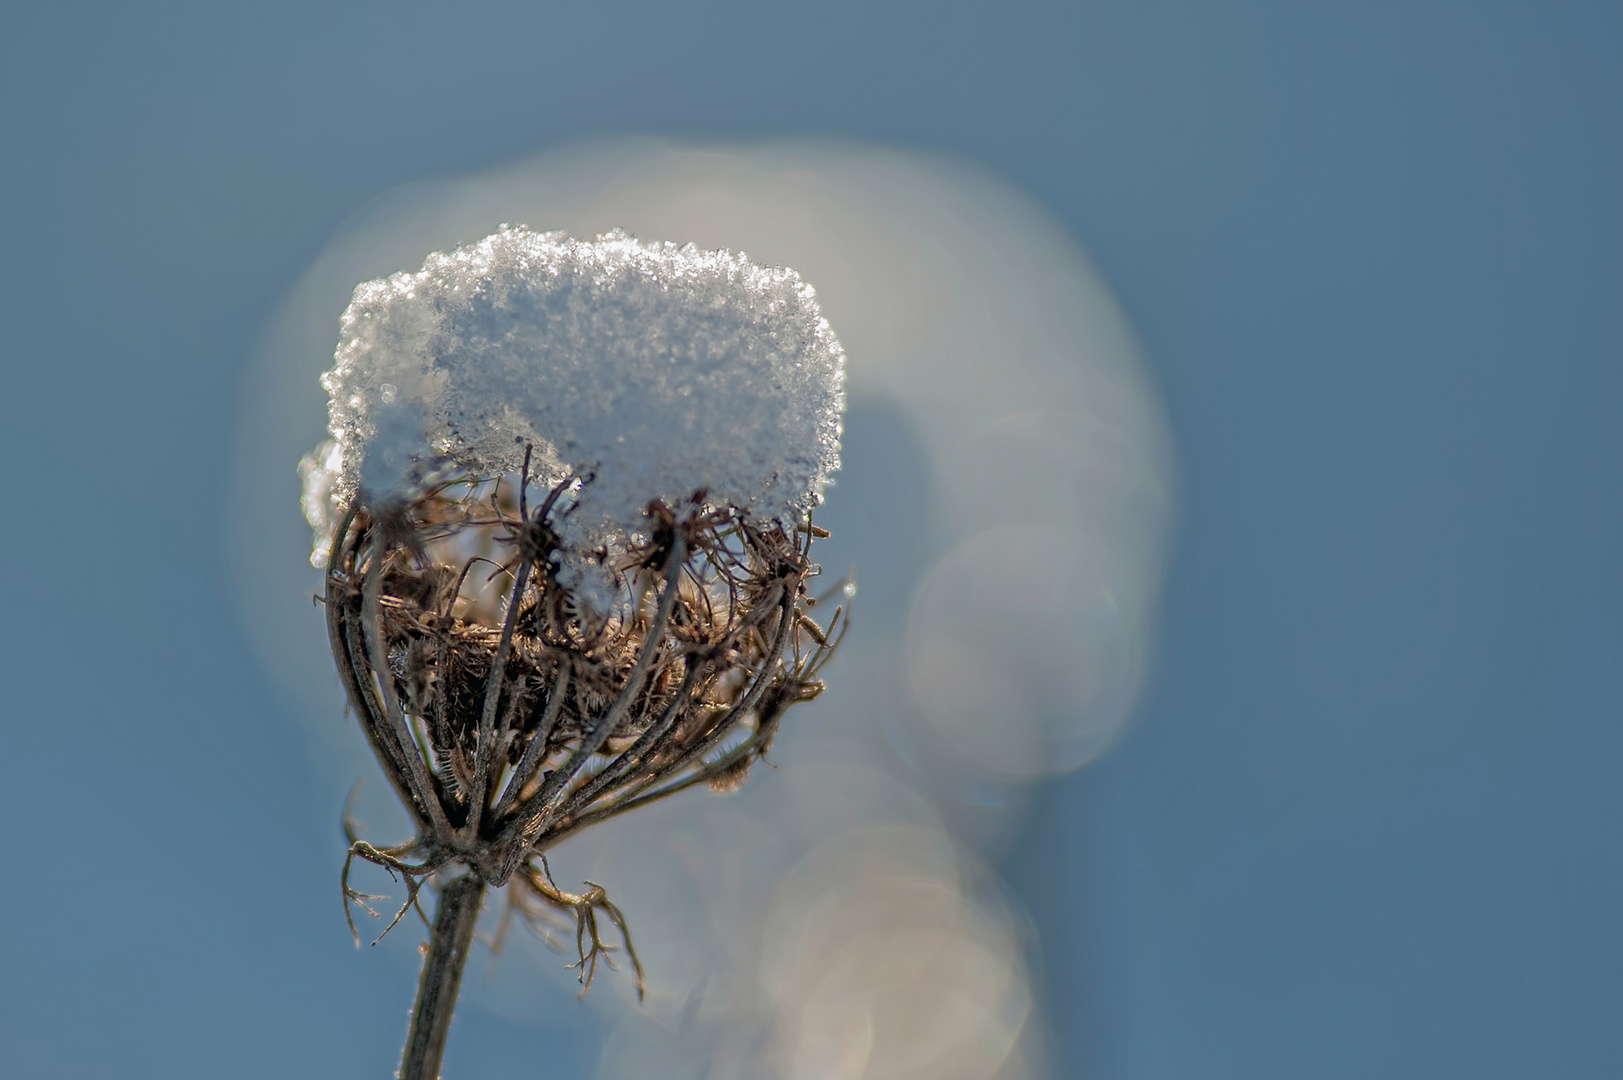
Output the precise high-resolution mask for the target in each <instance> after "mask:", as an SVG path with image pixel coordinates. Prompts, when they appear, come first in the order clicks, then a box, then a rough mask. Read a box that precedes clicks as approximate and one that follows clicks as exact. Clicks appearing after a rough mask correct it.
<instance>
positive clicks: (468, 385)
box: [300, 227, 844, 565]
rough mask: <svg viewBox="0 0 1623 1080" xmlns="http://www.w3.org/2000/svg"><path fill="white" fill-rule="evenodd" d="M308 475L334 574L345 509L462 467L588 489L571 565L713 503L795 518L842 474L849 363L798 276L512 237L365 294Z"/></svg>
mask: <svg viewBox="0 0 1623 1080" xmlns="http://www.w3.org/2000/svg"><path fill="white" fill-rule="evenodd" d="M322 385H323V386H325V387H326V389H327V392H328V394H329V395H330V398H329V413H330V429H331V431H332V435H333V439H332V441H331V442H329V443H324V444H323V445H322V446H320V447H317V448H316V450H315V451H313V452H312V453H311V454H310V456H308V457H307V458H306V459H305V461H304V463H303V464H302V465H301V467H300V471H301V473H302V474H303V476H304V491H305V498H304V508H305V515H306V517H307V518H308V519H309V521H310V524H311V526H312V527H313V528H314V529H315V532H316V550H315V553H314V555H313V556H312V562H315V563H316V564H317V565H321V564H322V562H323V561H324V560H325V556H326V545H327V543H328V542H329V541H330V540H331V535H332V529H333V526H334V524H335V522H336V517H337V515H338V514H339V513H341V512H342V509H343V508H344V507H346V506H347V505H348V504H349V503H350V501H351V500H352V499H353V498H354V497H355V496H356V494H357V493H359V494H360V497H361V501H362V502H363V503H365V504H367V505H371V506H375V507H376V506H382V505H386V504H389V503H397V502H400V501H403V500H406V499H409V498H411V497H412V495H413V494H414V493H415V490H416V488H417V486H418V485H420V484H421V483H423V482H424V480H425V478H429V477H432V476H434V475H443V474H444V472H445V470H446V467H447V466H454V467H455V468H458V469H462V470H467V471H470V472H472V473H474V474H477V475H483V476H494V475H500V474H504V473H511V472H514V471H515V470H517V469H518V468H519V466H520V464H521V462H522V461H523V457H524V448H525V445H526V444H529V445H530V446H531V447H533V452H532V463H531V474H532V480H534V481H536V482H538V483H540V484H544V485H547V486H551V485H552V484H555V483H557V482H559V481H561V480H563V479H565V478H567V477H570V476H575V477H579V478H581V479H582V480H583V481H584V483H583V484H582V486H581V487H580V489H579V492H578V496H577V502H576V504H575V505H574V507H573V509H572V510H571V511H570V512H569V513H568V514H567V515H565V517H564V518H563V520H562V521H559V522H557V523H555V524H556V528H557V531H558V533H559V537H560V540H561V541H562V544H563V552H562V556H563V559H564V561H565V563H566V564H569V563H578V562H580V561H581V560H582V559H583V556H584V553H586V552H589V551H591V550H592V549H594V548H598V547H601V546H603V545H605V544H608V545H611V546H612V545H614V543H615V538H616V537H623V536H628V535H635V534H638V533H641V532H645V531H646V528H647V518H646V516H645V512H646V510H647V508H648V505H649V503H650V502H652V501H653V500H656V499H657V500H661V501H663V502H664V503H666V504H667V505H668V506H671V507H673V508H679V507H682V506H685V505H688V504H689V503H690V501H691V500H692V499H693V497H694V495H695V493H697V492H701V491H702V492H705V493H706V494H705V495H704V496H703V501H704V502H705V503H707V504H710V505H731V506H734V507H737V508H739V509H741V510H745V511H747V512H749V513H750V514H752V515H755V516H757V517H760V518H764V519H775V520H778V521H782V522H785V523H791V522H793V521H795V520H798V519H799V518H801V517H803V516H804V514H805V513H806V512H807V511H808V510H810V509H811V508H812V507H813V506H814V505H816V503H817V502H818V501H819V500H820V498H821V493H822V490H823V488H824V486H825V485H826V484H827V483H828V482H829V478H830V475H831V474H832V473H833V472H834V470H835V469H837V468H838V467H839V449H840V444H839V437H840V413H841V411H842V408H843V405H844V390H843V388H844V352H843V350H842V349H841V348H840V343H839V341H838V340H837V339H836V338H835V336H834V332H833V330H832V329H830V327H829V324H828V321H827V320H826V319H824V318H823V316H822V313H821V311H820V310H819V309H818V306H817V300H816V295H815V293H814V291H813V289H812V287H811V286H810V285H808V284H806V283H805V282H803V281H801V279H800V276H799V275H798V274H796V273H795V272H794V271H793V270H788V269H782V268H773V267H764V266H758V265H756V264H755V263H752V262H750V261H749V260H748V259H747V258H745V257H744V256H743V255H740V254H736V253H733V252H730V251H700V250H698V249H696V248H695V247H693V246H692V245H688V246H685V247H677V246H676V245H674V244H654V243H642V242H640V241H638V240H637V239H635V238H634V237H631V236H628V235H626V234H624V233H620V232H614V233H609V234H607V235H604V236H601V237H599V238H598V239H597V240H596V241H580V240H572V239H569V238H567V237H565V236H563V235H562V234H559V233H535V232H531V231H530V230H528V229H525V228H512V227H504V228H502V229H501V230H500V231H498V232H496V233H495V234H493V235H491V236H488V237H486V238H485V239H484V240H481V241H479V242H478V243H477V244H473V245H471V246H468V247H462V248H458V249H457V250H455V251H451V252H441V253H435V254H433V255H430V256H429V257H428V259H427V260H426V261H425V262H424V264H423V268H422V270H421V271H419V272H417V273H415V274H409V273H399V274H395V275H393V276H392V277H389V278H385V279H383V280H381V281H368V282H365V283H363V284H362V285H360V286H358V287H357V288H356V290H355V295H354V298H353V300H352V301H351V303H350V305H349V308H348V309H347V310H346V311H345V312H344V316H343V323H342V330H341V333H340V336H339V341H338V349H337V352H336V354H335V364H334V367H333V369H332V370H331V371H329V372H327V373H326V374H325V375H324V376H323V377H322Z"/></svg>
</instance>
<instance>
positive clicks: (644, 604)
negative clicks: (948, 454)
mask: <svg viewBox="0 0 1623 1080" xmlns="http://www.w3.org/2000/svg"><path fill="white" fill-rule="evenodd" d="M842 365H843V353H842V351H841V349H840V346H839V343H838V341H837V340H836V339H835V337H834V334H833V332H832V331H831V330H830V328H829V325H828V323H827V321H826V320H824V319H823V318H822V316H821V314H820V313H819V311H818V307H817V303H816V300H815V297H814V294H813V292H812V289H811V287H810V286H808V285H806V284H805V283H803V282H802V281H801V280H800V279H799V277H798V276H797V275H796V274H795V273H794V272H793V271H790V270H783V269H770V268H766V267H761V266H757V265H755V264H753V263H751V262H749V261H748V260H747V259H745V258H744V257H743V256H741V255H736V254H733V253H731V252H718V251H698V250H696V249H694V248H693V247H691V246H690V247H685V248H678V247H675V246H674V245H670V244H660V245H654V244H643V243H640V242H638V241H637V240H635V239H633V238H631V237H629V236H626V235H624V234H621V233H611V234H609V235H607V236H604V237H601V238H599V239H598V240H597V241H595V242H582V241H577V240H570V239H567V238H565V237H563V236H561V235H558V234H536V233H532V232H530V231H528V230H525V229H517V228H504V229H502V230H501V231H499V232H497V233H496V234H494V235H493V236H490V237H488V238H486V239H485V240H483V241H481V242H480V243H478V244H475V245H473V246H471V247H466V248H461V249H458V250H457V251H454V252H450V253H447V254H436V255H432V256H430V257H429V259H428V261H427V262H426V263H425V264H424V267H423V269H422V270H421V271H420V272H418V273H416V274H405V273H402V274H396V275H395V276H393V277H391V278H388V279H385V280H382V281H373V282H368V283H366V284H363V285H361V286H360V287H359V288H357V289H356V291H355V297H354V300H353V302H352V303H351V304H350V307H349V309H348V310H347V311H346V312H345V313H344V318H343V328H342V334H341V337H340V340H339V345H338V351H337V355H336V363H335V366H334V368H333V370H332V371H330V372H328V373H327V375H326V376H325V378H324V384H325V385H326V387H327V390H328V392H329V394H330V398H331V400H330V410H331V429H332V434H333V439H332V440H331V441H329V442H327V443H324V444H323V445H322V446H320V447H318V448H317V449H316V450H315V451H313V452H312V453H311V454H310V455H309V456H307V457H306V459H305V461H304V462H303V463H302V465H301V473H302V474H303V477H304V488H305V494H304V508H305V514H306V516H307V518H308V519H309V521H310V523H311V525H312V527H313V528H314V529H315V531H316V541H317V554H316V556H315V558H314V560H313V561H316V562H317V563H318V564H319V565H324V566H325V567H326V594H325V604H326V613H327V626H328V634H329V638H330V643H331V646H332V651H333V658H334V661H335V662H336V664H337V667H338V672H339V675H340V678H341V680H342V681H343V683H344V686H345V690H346V692H347V694H348V697H349V703H350V707H351V709H352V710H353V711H354V712H355V714H356V716H357V717H358V719H359V720H360V723H361V727H362V729H363V731H364V732H365V733H366V736H367V738H368V740H369V741H370V743H371V745H372V749H373V751H374V753H375V755H376V756H377V759H378V762H379V764H380V765H381V766H382V768H383V771H384V773H385V775H386V776H387V777H388V779H389V781H390V783H391V785H392V786H393V788H394V790H395V792H396V794H397V795H398V796H399V797H400V799H401V802H402V803H403V804H404V805H405V807H406V809H407V811H408V812H409V813H410V814H411V816H412V818H413V822H414V825H415V828H416V836H415V837H413V838H412V839H411V840H409V841H407V842H406V843H403V844H400V845H397V846H394V847H378V846H374V845H372V844H370V843H368V842H366V841H364V840H361V839H359V838H352V847H351V859H354V858H361V859H363V860H366V861H368V862H372V863H374V864H377V865H380V866H383V867H385V868H387V869H388V870H389V871H390V872H391V873H394V874H399V875H401V876H402V877H404V878H405V880H406V881H407V883H408V893H407V905H406V906H405V907H402V908H401V909H400V914H404V913H405V911H406V910H409V908H410V907H411V906H413V905H414V904H415V901H416V897H417V893H418V891H419V889H420V887H421V885H422V884H423V883H424V882H426V881H428V880H430V879H431V878H433V877H434V875H436V874H441V873H442V872H450V871H451V870H452V869H453V868H455V869H456V870H457V871H458V872H460V873H461V874H462V876H460V877H457V878H456V879H455V880H454V881H449V882H447V883H445V884H444V885H443V887H442V891H441V900H440V905H439V911H438V914H437V916H436V919H435V924H434V928H433V937H432V940H431V944H430V949H429V952H428V955H427V959H426V960H425V964H424V970H423V976H422V982H421V985H420V987H419V991H418V1006H417V1009H416V1011H415V1012H414V1014H413V1021H412V1029H411V1034H410V1035H409V1037H408V1044H407V1051H406V1058H405V1062H404V1064H403V1066H402V1072H401V1075H402V1076H403V1077H405V1078H406V1080H412V1078H413V1077H418V1076H430V1075H434V1071H433V1070H435V1069H437V1062H438V1057H439V1054H440V1052H441V1051H442V1049H443V1042H444V1037H445V1033H446V1030H447V1029H448V1025H449V1021H450V1009H451V1005H452V1004H453V1003H454V1000H455V996H456V986H457V980H458V979H459V978H460V973H461V967H462V964H463V962H464V961H465V959H466V951H467V948H468V943H469V941H471V934H472V926H473V920H474V919H476V918H477V915H478V910H479V902H480V898H481V897H482V895H483V891H484V889H485V888H486V887H488V886H494V887H501V886H504V885H509V886H511V888H510V889H509V890H508V896H509V900H510V907H509V912H510V913H511V912H516V913H518V914H519V915H521V916H524V917H526V918H529V919H531V920H532V921H544V920H545V919H546V918H547V916H548V915H549V914H550V915H554V916H562V917H563V918H565V919H569V920H573V924H574V927H575V930H576V935H577V938H576V940H577V942H578V943H579V946H580V948H579V956H578V961H579V965H580V973H581V978H582V982H583V984H585V983H587V982H589V980H590V977H591V974H592V972H593V971H594V970H595V967H596V964H597V961H598V960H599V959H603V958H605V956H606V954H607V952H608V951H609V949H610V946H609V945H607V944H605V943H604V942H603V941H602V939H601V937H600V935H599V926H600V918H601V919H606V920H607V922H608V924H609V925H611V926H613V927H614V928H616V929H617V930H618V931H619V932H620V934H621V936H622V938H623V944H624V948H625V949H626V951H627V952H628V953H630V937H629V934H628V933H627V932H626V927H625V922H624V919H623V917H622V915H621V913H620V911H619V909H618V908H616V907H615V906H614V905H613V904H612V903H610V902H609V900H608V897H607V896H606V895H605V893H604V891H603V890H602V889H601V888H600V887H597V886H591V887H590V888H589V889H588V891H587V892H585V893H583V894H579V895H576V894H571V893H567V892H564V891H563V890H561V889H559V888H558V887H557V885H556V884H554V882H553V880H552V878H551V875H550V873H549V871H548V869H547V866H546V862H545V853H546V851H547V850H548V848H550V847H551V846H552V845H554V844H556V843H558V842H559V841H560V840H562V839H564V838H565V837H568V836H572V835H574V834H576V833H577V832H579V831H580V830H581V829H584V828H586V827H587V826H589V825H591V824H593V823H595V822H599V821H603V820H605V819H607V818H609V817H613V816H615V815H617V814H620V813H623V812H625V811H628V810H631V809H635V808H637V807H639V806H643V805H646V804H648V803H650V802H653V801H656V800H658V799H661V798H664V797H666V796H668V795H671V794H674V793H676V792H678V791H681V790H684V789H686V788H689V787H693V786H696V785H701V784H703V785H708V786H710V787H712V788H716V789H721V790H726V789H729V788H731V787H733V786H736V785H737V784H738V783H740V782H741V781H742V779H743V777H744V774H745V772H746V771H747V770H748V769H749V766H750V764H751V763H752V762H753V761H754V760H755V759H756V758H758V757H760V756H761V755H763V754H765V753H766V751H767V750H768V749H769V747H770V746H771V744H772V740H773V737H774V735H775V733H776V731H777V728H778V724H779V723H780V721H781V719H782V717H783V714H784V713H785V712H786V711H787V710H788V709H789V708H790V707H791V706H793V705H794V704H796V703H798V702H801V701H806V700H809V699H810V698H812V697H814V696H816V694H817V693H818V692H820V691H821V689H822V683H821V682H820V681H819V678H818V676H819V673H820V671H821V669H822V667H823V665H824V663H825V662H826V661H827V660H828V658H829V656H830V655H831V653H832V650H833V648H834V646H835V645H836V644H837V642H838V640H839V637H840V634H841V633H842V632H843V629H844V625H843V621H842V615H843V613H842V611H841V609H839V608H835V609H834V611H833V612H832V614H830V615H828V616H827V617H824V616H823V615H822V609H821V608H819V606H818V600H817V598H816V597H815V596H814V595H812V593H811V591H809V584H810V582H811V581H812V579H813V578H815V577H816V575H817V567H816V566H815V565H814V564H813V563H812V562H811V559H810V549H811V543H812V538H813V537H814V536H816V535H818V534H819V533H820V530H818V529H817V528H816V527H815V526H814V525H813V524H812V522H811V512H812V510H813V508H814V506H815V505H816V504H817V502H818V501H819V499H820V497H821V492H822V489H823V488H824V486H825V485H826V484H827V483H828V481H829V476H830V474H831V473H832V472H833V470H834V469H835V468H836V467H837V466H838V454H839V433H840V411H841V408H842V405H843V392H842V379H843V367H842ZM347 881H348V870H347V868H346V872H345V886H344V890H345V901H346V911H348V910H349V904H350V902H351V901H354V902H356V903H359V904H361V905H362V906H364V905H365V902H366V901H367V900H369V899H372V898H371V897H368V896H365V895H363V894H360V893H358V892H355V891H354V890H352V889H350V887H349V886H348V884H347ZM368 910H370V909H368ZM398 918H399V915H397V916H396V919H397V920H398ZM391 925H392V924H391ZM630 959H631V961H632V963H633V966H636V958H635V955H634V954H631V955H630ZM639 983H640V969H639Z"/></svg>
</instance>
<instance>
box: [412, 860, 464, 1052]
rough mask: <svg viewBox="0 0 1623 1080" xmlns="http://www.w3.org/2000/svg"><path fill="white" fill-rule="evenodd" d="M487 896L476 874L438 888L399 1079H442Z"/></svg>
mask: <svg viewBox="0 0 1623 1080" xmlns="http://www.w3.org/2000/svg"><path fill="white" fill-rule="evenodd" d="M484 898H485V883H484V882H483V881H481V880H479V878H477V877H476V876H474V875H473V874H468V875H466V876H464V877H459V878H456V879H455V880H453V881H451V882H449V883H448V884H447V885H446V886H445V887H444V888H443V889H442V890H441V891H440V903H439V908H438V910H437V911H435V913H434V933H433V936H432V937H430V939H429V941H428V952H427V955H425V956H424V957H423V973H422V976H421V977H420V978H419V979H418V980H417V1003H416V1004H415V1005H414V1006H413V1007H412V1010H411V1030H410V1031H409V1032H408V1033H407V1034H406V1050H405V1055H404V1057H403V1058H402V1060H401V1062H400V1080H439V1075H440V1061H441V1059H442V1058H444V1057H445V1038H446V1036H447V1035H448V1034H449V1033H450V1031H451V1014H452V1013H453V1012H454V1011H455V1010H456V999H457V991H458V990H459V989H460V988H461V986H462V969H463V968H464V967H466V966H467V963H468V950H469V948H471V947H472V945H473V928H474V924H475V923H477V922H478V921H479V906H480V904H481V903H482V902H483V901H484Z"/></svg>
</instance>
